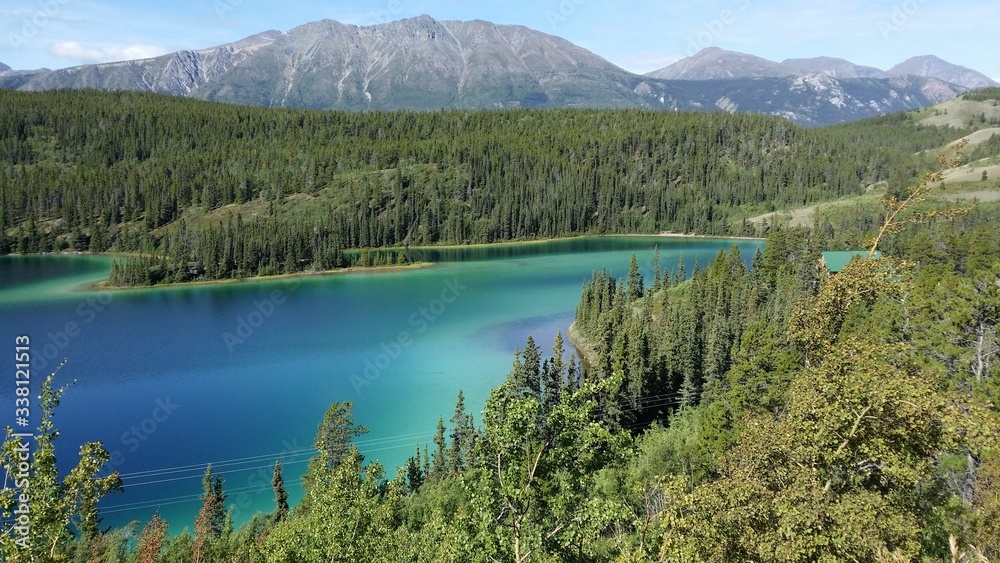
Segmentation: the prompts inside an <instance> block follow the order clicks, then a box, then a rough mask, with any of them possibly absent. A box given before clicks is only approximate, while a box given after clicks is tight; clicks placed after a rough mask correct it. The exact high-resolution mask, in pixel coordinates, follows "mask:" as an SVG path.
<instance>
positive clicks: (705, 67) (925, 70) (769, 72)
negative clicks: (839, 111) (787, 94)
mask: <svg viewBox="0 0 1000 563" xmlns="http://www.w3.org/2000/svg"><path fill="white" fill-rule="evenodd" d="M807 74H825V75H828V76H831V77H834V78H879V79H888V78H895V77H900V76H919V77H922V78H936V79H938V80H942V81H944V82H948V83H952V84H956V85H958V86H962V87H963V88H966V89H976V88H983V87H986V86H1000V83H997V82H996V81H994V80H993V79H991V78H989V77H988V76H986V75H985V74H983V73H981V72H978V71H976V70H973V69H970V68H968V67H964V66H961V65H957V64H953V63H950V62H948V61H945V60H943V59H941V58H939V57H937V56H934V55H922V56H918V57H911V58H909V59H907V60H906V61H903V62H902V63H900V64H898V65H895V66H893V67H892V68H891V69H889V70H887V71H885V70H881V69H878V68H875V67H869V66H862V65H858V64H855V63H853V62H851V61H848V60H846V59H840V58H835V57H812V58H802V59H785V60H784V61H782V62H780V63H778V62H775V61H771V60H768V59H765V58H762V57H758V56H756V55H749V54H747V53H741V52H739V51H728V50H725V49H720V48H718V47H706V48H705V49H702V50H701V51H698V52H697V53H695V54H694V55H692V56H690V57H687V58H685V59H681V60H680V61H677V62H675V63H673V64H671V65H668V66H666V67H663V68H661V69H658V70H654V71H652V72H648V73H646V76H648V77H651V78H664V79H679V78H683V79H687V80H714V79H718V78H765V77H768V78H780V77H784V76H803V75H807Z"/></svg>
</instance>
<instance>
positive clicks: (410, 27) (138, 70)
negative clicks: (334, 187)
mask: <svg viewBox="0 0 1000 563" xmlns="http://www.w3.org/2000/svg"><path fill="white" fill-rule="evenodd" d="M941 63H944V61H941ZM945 64H946V63H945ZM678 65H679V66H678ZM672 66H673V67H675V68H674V71H675V72H673V73H671V74H669V76H670V78H663V76H664V74H663V73H658V72H654V73H650V75H646V76H641V75H638V74H634V73H631V72H629V71H627V70H625V69H623V68H621V67H619V66H617V65H615V64H613V63H611V62H610V61H608V60H606V59H604V58H603V57H601V56H599V55H597V54H595V53H593V52H591V51H588V50H587V49H584V48H582V47H579V46H577V45H575V44H573V43H571V42H570V41H568V40H566V39H564V38H561V37H558V36H555V35H550V34H547V33H544V32H541V31H537V30H533V29H531V28H528V27H524V26H518V25H499V24H495V23H492V22H488V21H484V20H470V21H439V20H435V19H434V18H432V17H430V16H427V15H423V16H419V17H415V18H409V19H403V20H398V21H395V22H389V23H386V24H377V25H372V26H357V25H352V24H345V23H341V22H338V21H336V20H330V19H325V20H318V21H314V22H308V23H305V24H302V25H299V26H296V27H294V28H292V29H290V30H288V31H278V30H267V31H263V32H260V33H257V34H253V35H250V36H247V37H244V38H242V39H239V40H237V41H233V42H230V43H225V44H223V45H218V46H215V47H209V48H204V49H193V50H181V51H177V52H174V53H168V54H165V55H162V56H159V57H154V58H148V59H141V60H132V61H120V62H112V63H102V64H95V65H80V66H75V67H70V68H65V69H59V70H48V69H42V70H38V71H12V72H4V73H2V74H0V87H4V88H10V89H18V90H25V91H37V90H51V89H63V88H69V89H72V88H94V89H103V90H138V91H149V92H157V93H162V94H172V95H177V96H186V97H193V98H199V99H205V100H212V101H220V102H228V103H239V104H246V105H258V106H268V107H296V108H305V109H335V110H346V111H371V110H397V109H406V110H418V111H420V110H437V109H445V108H460V109H508V108H518V107H527V108H558V107H589V108H646V109H666V110H685V111H717V110H720V109H721V110H723V111H754V112H762V113H766V114H770V115H779V116H782V117H786V118H788V119H791V120H793V121H796V122H798V123H801V124H804V125H826V124H832V123H839V122H843V121H849V120H854V119H861V118H864V117H870V116H873V115H878V114H880V113H885V112H890V111H899V110H908V109H914V108H919V107H925V106H928V105H934V104H936V103H939V102H941V101H944V100H946V99H948V98H950V97H954V96H955V95H957V94H959V93H961V92H963V91H965V88H964V87H960V86H957V85H952V84H949V83H947V82H943V81H940V80H938V79H936V78H933V77H927V76H924V77H919V76H915V77H895V78H892V79H889V78H883V77H872V76H868V75H870V74H873V70H866V68H867V67H859V66H858V65H853V63H850V62H849V61H844V60H843V59H833V58H829V57H826V58H816V59H793V60H791V61H785V62H784V63H776V62H773V61H768V60H766V59H763V58H760V57H756V56H754V55H746V54H743V53H736V52H732V51H725V50H722V49H718V48H710V49H705V50H703V51H702V52H700V53H698V54H697V55H696V56H695V57H692V58H690V59H685V60H684V61H681V62H679V63H677V65H672ZM668 68H669V67H668ZM930 68H931V70H935V69H938V70H939V69H942V68H946V67H945V66H944V64H940V63H939V64H936V65H932V66H931V67H930ZM962 68H964V67H962ZM824 69H826V70H827V71H826V72H823V71H824ZM661 70H664V69H661ZM874 70H877V69H874ZM699 81H700V82H699Z"/></svg>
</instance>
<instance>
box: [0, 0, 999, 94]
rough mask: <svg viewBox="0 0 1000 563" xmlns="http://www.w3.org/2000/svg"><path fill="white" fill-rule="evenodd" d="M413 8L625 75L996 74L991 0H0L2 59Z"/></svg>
mask: <svg viewBox="0 0 1000 563" xmlns="http://www.w3.org/2000/svg"><path fill="white" fill-rule="evenodd" d="M420 14H428V15H430V16H432V17H434V18H436V19H440V20H452V19H458V20H466V19H484V20H489V21H493V22H496V23H504V24H520V25H525V26H528V27H532V28H535V29H538V30H540V31H544V32H547V33H551V34H554V35H559V36H562V37H565V38H566V39H569V40H570V41H573V42H574V43H576V44H578V45H580V46H582V47H585V48H587V49H590V50H591V51H593V52H595V53H597V54H598V55H600V56H602V57H604V58H606V59H608V60H610V61H611V62H613V63H615V64H617V65H618V66H621V67H623V68H625V69H627V70H631V71H633V72H648V71H650V70H655V69H657V68H661V67H663V66H666V65H668V64H670V63H672V62H675V61H677V60H679V59H681V58H683V57H685V56H688V55H690V54H693V53H694V52H695V51H697V50H698V49H699V48H701V47H707V46H718V47H722V48H725V49H731V50H736V51H742V52H746V53H751V54H755V55H759V56H762V57H765V58H768V59H772V60H777V61H781V60H784V59H786V58H798V57H813V56H820V55H827V56H833V57H841V58H845V59H848V60H851V61H853V62H855V63H858V64H863V65H868V66H874V67H878V68H882V69H887V68H889V67H891V66H893V65H894V64H896V63H899V62H902V61H903V60H905V59H906V58H909V57H911V56H915V55H925V54H934V55H937V56H939V57H941V58H943V59H945V60H947V61H950V62H953V63H956V64H960V65H964V66H967V67H970V68H974V69H976V70H979V71H981V72H983V73H985V74H987V75H989V76H991V77H993V78H995V79H1000V57H998V56H997V51H998V49H997V48H998V47H1000V45H998V43H1000V42H998V41H997V40H996V39H995V35H994V31H993V30H992V27H993V26H994V25H995V24H996V22H997V21H1000V2H997V1H996V0H969V1H966V2H961V3H953V2H943V1H941V0H893V1H887V0H886V1H883V0H867V1H863V0H838V1H825V0H814V1H812V2H801V1H799V2H793V1H790V0H777V1H768V2H764V1H763V0H689V1H687V2H674V1H670V0H623V1H617V2H605V1H599V0H528V1H524V0H497V1H491V2H475V1H473V0H374V1H369V2H362V1H358V0H334V1H318V0H290V1H281V0H170V1H166V2H135V1H134V0H129V1H125V0H17V1H16V2H14V1H5V2H3V3H2V4H0V62H3V63H6V64H8V65H9V66H12V67H14V68H17V69H29V68H40V67H48V68H63V67H67V66H74V65H78V64H84V63H92V62H108V61H115V60H124V59H131V58H142V57H148V56H155V55H159V54H163V53H168V52H172V51H177V50H180V49H198V48H205V47H212V46H215V45H220V44H223V43H227V42H230V41H235V40H237V39H240V38H243V37H246V36H247V35H252V34H254V33H258V32H260V31H265V30H268V29H278V30H281V31H286V30H288V29H291V28H293V27H295V26H297V25H300V24H303V23H307V22H310V21H314V20H318V19H323V18H329V19H335V20H338V21H341V22H345V23H354V24H358V25H372V24H376V23H380V22H386V21H391V20H396V19H402V18H407V17H413V16H418V15H420ZM990 37H994V39H990Z"/></svg>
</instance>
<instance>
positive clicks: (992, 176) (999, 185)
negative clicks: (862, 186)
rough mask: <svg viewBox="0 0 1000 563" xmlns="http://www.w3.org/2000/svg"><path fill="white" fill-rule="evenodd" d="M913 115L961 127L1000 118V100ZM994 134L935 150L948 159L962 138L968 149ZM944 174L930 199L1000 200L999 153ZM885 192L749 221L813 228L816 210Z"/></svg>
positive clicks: (872, 199) (959, 102)
mask: <svg viewBox="0 0 1000 563" xmlns="http://www.w3.org/2000/svg"><path fill="white" fill-rule="evenodd" d="M913 114H914V116H915V117H916V119H915V121H916V122H917V123H918V124H920V125H931V126H937V127H962V126H967V125H969V123H970V121H974V120H978V119H979V116H981V115H983V114H985V116H986V120H987V122H988V121H989V120H990V119H993V118H996V119H1000V101H997V102H974V101H967V100H963V99H962V98H956V99H954V100H950V101H948V102H945V103H943V104H940V105H938V106H935V107H933V108H927V109H923V110H917V111H914V112H913ZM993 135H1000V127H988V126H985V125H984V126H983V129H980V130H978V131H976V132H975V133H973V134H972V135H968V136H966V137H963V138H960V139H955V140H954V141H952V142H951V143H948V144H947V145H945V146H943V147H940V148H939V149H936V150H934V151H932V152H933V153H936V154H941V155H944V156H947V157H949V158H951V157H955V156H956V155H957V154H958V150H957V147H958V146H959V143H960V142H961V141H963V140H965V141H967V145H966V146H965V148H964V149H962V150H963V151H964V152H968V151H969V150H970V149H972V148H973V147H976V146H978V145H980V144H982V143H985V142H986V141H988V140H989V139H990V137H992V136H993ZM984 170H985V171H986V174H987V180H986V181H983V180H982V175H983V171H984ZM944 177H945V180H944V183H943V186H942V187H938V188H936V189H935V190H934V191H933V193H932V194H931V197H930V199H936V200H939V201H952V202H967V201H973V200H976V201H979V202H982V203H988V202H996V201H1000V155H993V156H991V157H989V158H985V159H981V160H977V161H975V162H971V163H969V164H967V165H965V166H961V167H958V168H954V169H952V170H948V171H946V172H945V174H944ZM885 192H886V186H884V185H878V186H871V187H870V188H869V189H868V192H867V193H865V194H864V195H860V196H852V197H847V198H842V199H839V200H836V201H832V202H828V203H822V204H817V205H810V206H807V207H799V208H793V209H781V210H778V211H775V212H772V213H765V214H761V215H757V216H754V217H751V218H750V219H748V221H749V222H751V223H753V224H755V225H762V224H764V223H771V224H782V225H788V226H791V227H811V226H812V225H813V220H814V219H815V217H816V215H817V213H819V212H821V211H822V210H823V209H829V208H833V207H848V206H874V205H878V202H879V201H880V200H881V199H882V197H883V196H884V195H885Z"/></svg>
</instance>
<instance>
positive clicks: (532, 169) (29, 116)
mask: <svg viewBox="0 0 1000 563" xmlns="http://www.w3.org/2000/svg"><path fill="white" fill-rule="evenodd" d="M0 102H2V103H0V252H4V253H9V252H17V253H26V252H51V251H58V250H78V251H91V252H107V251H115V252H126V253H142V254H144V255H145V257H144V258H142V259H137V260H133V261H131V262H129V263H124V264H122V267H121V269H120V270H119V272H118V273H117V276H116V279H115V280H113V281H116V282H117V283H120V284H143V283H154V282H156V281H161V280H165V281H184V280H187V279H192V278H198V279H220V278H229V277H246V276H254V275H261V274H275V273H287V272H295V271H301V270H308V269H323V270H325V269H331V268H337V267H342V266H347V265H351V264H352V263H353V262H355V261H356V260H357V258H355V257H357V256H360V255H359V254H357V253H350V254H348V253H346V252H345V251H347V250H350V249H365V248H387V247H403V246H406V245H409V244H436V243H472V242H495V241H506V240H516V239H525V238H536V237H551V236H557V235H568V234H578V233H651V232H658V231H666V230H670V231H683V232H697V233H704V234H732V233H737V234H747V233H749V232H751V230H752V229H751V227H750V226H748V225H744V224H743V219H745V218H746V217H748V216H751V215H752V214H755V213H758V212H765V211H773V210H774V209H775V208H781V207H783V206H789V205H803V204H806V203H809V202H814V201H822V200H827V199H831V198H836V197H840V196H844V195H848V194H858V193H862V192H863V191H864V189H865V187H866V186H868V185H870V184H873V183H876V182H879V181H882V180H887V179H889V178H912V177H914V176H915V175H916V174H917V172H918V171H919V170H921V169H922V168H924V167H925V166H926V163H924V162H921V159H920V157H917V156H914V153H915V151H916V150H919V149H927V148H931V147H935V146H939V145H942V144H944V143H945V142H947V141H949V140H952V139H954V137H955V136H956V135H958V134H960V132H956V131H952V130H942V129H938V128H932V127H916V126H914V125H913V124H912V123H911V122H910V121H909V120H908V118H907V117H906V116H905V115H901V116H899V117H895V118H891V119H887V120H886V121H885V122H884V123H882V125H880V126H867V127H868V129H865V128H864V127H865V126H859V127H860V128H859V129H852V128H839V129H833V130H829V131H826V130H823V131H817V130H807V129H803V128H801V127H798V126H795V125H793V124H791V123H789V122H787V121H784V120H781V119H776V118H768V117H762V116H755V115H729V114H723V113H718V114H677V113H667V112H646V111H594V110H554V111H527V110H514V111H493V112H467V111H448V112H434V113H412V112H394V113H339V112H311V111H294V110H281V109H264V108H252V107H243V106H232V105H223V104H213V103H207V102H199V101H193V100H186V99H179V98H171V97H163V96H156V95H148V94H137V93H127V92H119V93H108V92H90V91H59V92H46V93H34V94H27V93H18V92H9V91H2V92H0ZM893 120H895V121H893ZM873 130H877V131H878V132H879V134H878V135H877V136H873V135H871V134H870V132H871V131H873ZM369 257H370V258H369V259H370V262H372V263H375V262H380V263H385V262H397V261H399V257H398V255H397V254H396V253H392V254H391V255H381V256H379V255H376V256H375V257H371V255H369Z"/></svg>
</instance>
